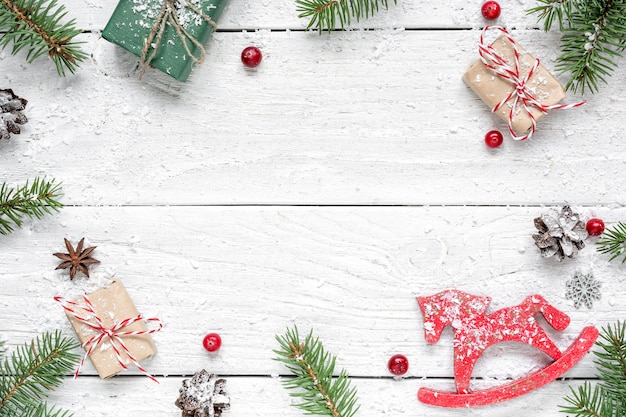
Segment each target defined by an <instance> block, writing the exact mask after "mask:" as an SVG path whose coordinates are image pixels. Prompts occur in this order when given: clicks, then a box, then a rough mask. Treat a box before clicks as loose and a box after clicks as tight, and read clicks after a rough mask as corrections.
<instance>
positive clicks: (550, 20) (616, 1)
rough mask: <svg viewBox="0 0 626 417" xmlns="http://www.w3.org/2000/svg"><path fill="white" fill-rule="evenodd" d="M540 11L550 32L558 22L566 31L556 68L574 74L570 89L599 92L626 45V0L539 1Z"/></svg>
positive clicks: (540, 17)
mask: <svg viewBox="0 0 626 417" xmlns="http://www.w3.org/2000/svg"><path fill="white" fill-rule="evenodd" d="M528 12H529V13H537V14H538V20H539V22H543V26H544V30H546V31H548V30H550V28H552V26H553V24H554V23H555V22H558V27H559V29H560V30H561V32H562V33H563V36H562V37H561V55H560V56H559V57H558V59H557V65H556V69H557V70H558V71H561V72H569V73H571V76H572V78H571V79H570V80H569V81H568V83H567V85H566V88H567V89H568V90H572V91H574V92H577V91H580V92H581V93H584V92H585V90H588V91H590V92H591V93H595V92H597V91H598V84H599V83H601V82H602V83H606V82H607V78H608V77H610V76H611V75H613V72H614V71H615V69H616V68H617V63H616V60H617V59H618V58H620V57H621V56H622V55H621V54H622V52H623V51H624V49H625V48H626V1H623V0H539V6H537V7H535V8H532V9H530V10H529V11H528Z"/></svg>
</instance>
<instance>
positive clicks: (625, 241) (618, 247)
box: [597, 222, 626, 262]
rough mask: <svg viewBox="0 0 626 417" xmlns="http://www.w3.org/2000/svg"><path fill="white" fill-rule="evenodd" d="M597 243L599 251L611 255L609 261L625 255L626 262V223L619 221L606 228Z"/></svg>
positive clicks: (625, 260) (623, 260)
mask: <svg viewBox="0 0 626 417" xmlns="http://www.w3.org/2000/svg"><path fill="white" fill-rule="evenodd" d="M597 245H598V247H597V249H598V252H600V253H608V254H610V255H611V258H610V259H609V261H612V260H613V259H615V258H618V257H620V256H622V255H623V256H624V259H622V262H626V223H622V222H619V223H618V224H617V225H616V226H615V227H613V228H612V229H606V230H605V231H604V233H603V234H602V237H601V238H600V240H598V242H597Z"/></svg>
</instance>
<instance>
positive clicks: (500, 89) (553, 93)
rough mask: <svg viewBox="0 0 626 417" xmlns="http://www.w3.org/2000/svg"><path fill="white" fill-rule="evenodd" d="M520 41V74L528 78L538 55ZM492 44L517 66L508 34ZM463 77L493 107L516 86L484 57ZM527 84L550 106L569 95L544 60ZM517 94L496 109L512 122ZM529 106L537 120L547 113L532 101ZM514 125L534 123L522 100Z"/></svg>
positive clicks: (519, 128) (523, 129)
mask: <svg viewBox="0 0 626 417" xmlns="http://www.w3.org/2000/svg"><path fill="white" fill-rule="evenodd" d="M516 45H517V50H518V53H519V57H520V58H519V61H520V64H519V68H520V78H524V77H526V76H527V75H528V72H529V71H530V69H531V68H532V66H533V65H534V63H535V58H534V57H533V56H532V55H530V54H529V53H528V52H526V51H525V50H524V49H523V48H522V47H521V46H520V45H519V44H516ZM491 46H492V47H493V48H494V49H495V50H496V51H497V52H498V53H499V54H500V55H502V56H503V57H504V58H505V59H506V62H507V63H508V64H509V65H510V66H511V68H515V58H514V50H513V45H512V44H511V42H510V41H509V40H508V39H507V37H506V36H505V35H500V36H499V37H498V38H497V39H496V40H495V41H494V42H493V43H492V44H491ZM463 81H465V84H467V85H468V86H469V87H470V88H471V89H472V90H473V91H474V93H476V95H478V97H480V98H481V99H482V100H483V101H484V102H485V103H486V104H487V105H488V106H489V108H491V109H493V108H494V107H495V106H496V104H498V103H499V102H500V101H502V99H504V97H506V96H507V95H508V94H509V93H510V92H511V91H512V90H514V89H515V86H514V85H513V84H512V83H511V82H509V81H507V80H505V79H504V78H502V77H500V76H499V75H497V74H496V73H495V72H493V71H492V70H490V69H489V68H487V67H486V66H485V64H483V63H482V61H480V60H479V61H477V62H476V63H474V64H473V65H472V66H471V67H470V69H469V70H467V72H466V73H465V75H463ZM527 88H528V89H529V91H530V92H531V94H533V95H534V96H535V98H536V99H537V101H539V102H540V103H541V104H545V105H546V106H551V105H553V104H556V103H558V102H559V101H561V100H562V99H563V98H564V97H565V90H564V89H563V86H561V84H560V83H559V82H558V81H557V80H556V79H555V78H554V77H553V76H552V74H550V72H548V70H547V69H546V68H545V67H544V66H543V65H542V64H540V65H539V67H537V69H536V70H535V72H534V73H533V75H532V76H531V77H530V79H529V80H528V83H527ZM515 97H516V96H515V95H514V96H513V97H511V98H510V99H509V100H508V101H507V102H506V104H505V105H504V106H502V107H500V109H499V110H498V111H497V112H496V114H497V115H498V116H500V118H501V119H502V120H504V121H505V122H507V123H508V122H509V112H510V111H511V106H512V105H513V101H514V100H515ZM529 108H530V109H531V112H532V114H533V115H534V116H535V120H539V119H540V118H541V117H542V116H543V115H544V113H543V112H541V111H540V110H539V109H537V108H536V107H535V106H531V105H529ZM512 126H513V130H514V131H515V132H516V133H524V132H527V131H528V130H529V129H530V128H531V127H532V120H531V118H530V116H529V115H528V113H527V112H526V110H525V109H524V107H523V105H522V102H521V100H520V102H519V103H518V104H517V106H516V108H515V110H514V112H513V122H512Z"/></svg>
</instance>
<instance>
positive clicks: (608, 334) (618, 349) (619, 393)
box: [560, 321, 626, 417]
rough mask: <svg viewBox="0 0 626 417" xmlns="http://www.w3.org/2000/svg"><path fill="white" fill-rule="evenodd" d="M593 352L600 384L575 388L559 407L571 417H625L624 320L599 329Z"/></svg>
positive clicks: (587, 384)
mask: <svg viewBox="0 0 626 417" xmlns="http://www.w3.org/2000/svg"><path fill="white" fill-rule="evenodd" d="M596 346H597V347H598V348H600V350H598V351H594V352H593V353H594V355H595V356H596V358H597V359H596V360H595V361H594V363H595V364H596V368H597V370H598V378H599V379H600V382H599V383H597V384H596V385H595V386H592V384H591V383H589V382H586V383H585V384H584V385H582V386H580V387H578V389H574V388H572V387H570V396H568V397H566V398H565V401H566V403H567V405H565V406H561V407H560V408H561V411H562V412H563V413H567V414H572V415H573V416H574V417H623V416H624V415H626V321H624V322H617V323H615V324H614V325H613V326H607V327H606V328H603V329H602V332H601V333H600V339H599V340H598V341H597V342H596Z"/></svg>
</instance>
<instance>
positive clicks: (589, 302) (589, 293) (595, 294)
mask: <svg viewBox="0 0 626 417" xmlns="http://www.w3.org/2000/svg"><path fill="white" fill-rule="evenodd" d="M566 285H567V292H566V293H565V298H567V299H568V300H572V301H573V302H574V307H576V308H580V306H581V305H583V304H584V305H585V306H587V308H588V309H591V307H593V302H594V301H598V300H600V287H601V285H602V284H601V283H600V281H598V280H596V279H595V278H594V277H593V274H591V273H588V274H583V273H581V272H576V274H574V278H572V279H570V280H569V281H567V284H566Z"/></svg>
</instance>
